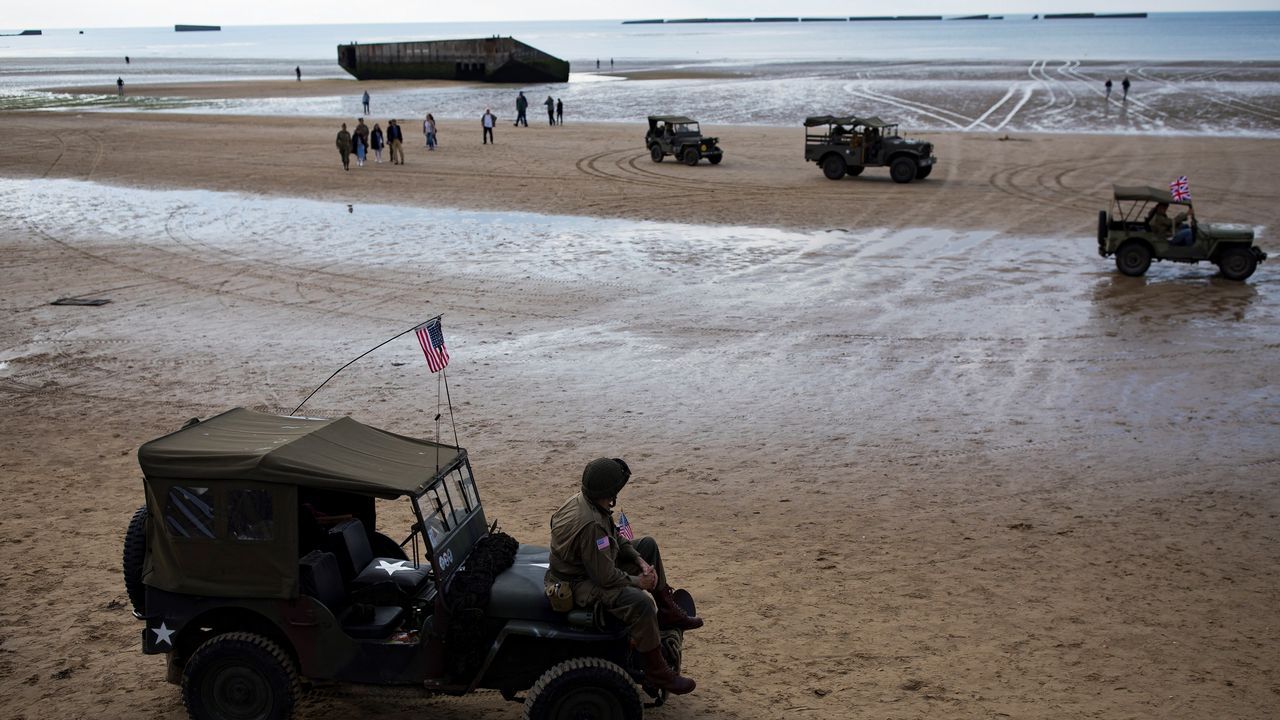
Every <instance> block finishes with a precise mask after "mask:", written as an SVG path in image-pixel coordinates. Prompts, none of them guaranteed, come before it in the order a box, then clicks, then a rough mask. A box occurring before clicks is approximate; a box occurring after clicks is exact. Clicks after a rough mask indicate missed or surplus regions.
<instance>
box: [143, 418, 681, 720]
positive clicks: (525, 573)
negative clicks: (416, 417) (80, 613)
mask: <svg viewBox="0 0 1280 720" xmlns="http://www.w3.org/2000/svg"><path fill="white" fill-rule="evenodd" d="M138 459H139V464H140V465H141V467H142V471H143V487H144V490H145V494H146V505H145V506H143V507H141V508H139V509H138V511H137V512H136V513H135V514H134V516H133V519H132V521H131V522H130V523H129V526H128V530H127V532H126V535H125V543H124V563H123V564H124V579H125V587H126V591H127V593H128V596H129V599H130V602H131V603H132V605H133V609H134V614H135V616H136V617H137V618H138V619H139V620H141V621H142V622H143V623H144V627H143V629H142V638H141V639H142V651H143V653H145V654H148V655H163V656H165V658H166V660H167V663H168V673H167V679H168V680H169V682H172V683H176V684H179V685H181V688H182V690H181V692H182V698H183V702H184V703H185V705H186V707H187V711H188V713H189V715H190V716H191V717H192V718H195V719H197V720H241V719H243V718H261V719H264V720H266V719H271V718H288V717H290V716H291V715H292V713H293V711H294V708H295V706H296V705H297V703H298V702H299V700H300V698H301V697H302V695H303V694H304V693H306V692H309V691H313V690H317V689H319V690H326V689H328V690H332V691H335V692H341V691H342V690H343V689H353V686H359V688H355V689H358V690H359V691H360V692H374V688H387V687H389V688H396V693H397V694H396V695H395V697H402V696H403V695H404V693H405V692H409V693H410V694H411V695H417V694H421V695H423V696H427V695H433V694H452V695H461V694H465V693H468V692H471V691H474V690H477V689H480V688H488V689H496V690H499V691H501V693H502V695H503V697H505V698H506V699H508V700H515V701H520V702H523V703H524V718H526V719H532V720H567V719H569V718H575V719H576V718H599V719H601V720H604V719H605V718H626V719H628V720H638V719H639V718H640V717H641V715H642V714H643V707H644V705H643V702H642V695H641V693H642V691H643V693H644V694H645V695H646V696H647V697H649V698H651V699H652V703H651V704H654V705H657V704H661V703H662V702H663V701H664V700H665V699H666V697H667V694H666V692H665V691H662V690H658V689H655V688H652V687H646V686H645V680H644V674H643V671H642V665H641V662H640V659H639V658H638V657H637V656H636V653H635V652H634V651H633V649H632V647H631V644H630V641H629V639H628V634H627V631H626V627H625V626H624V625H622V624H621V623H619V622H618V621H616V620H614V619H613V618H612V616H611V615H608V614H607V613H605V612H604V611H603V610H602V608H600V607H599V606H597V607H593V608H579V609H574V610H571V611H569V612H556V611H554V610H553V609H552V608H551V605H550V602H549V601H548V599H547V596H546V591H545V588H544V583H543V578H544V574H545V572H546V568H547V563H548V550H547V549H546V548H545V547H538V546H533V545H523V544H520V543H518V542H517V541H516V540H515V539H513V538H512V537H511V536H509V535H506V534H505V533H502V532H500V531H498V529H497V523H496V522H491V521H490V520H489V519H488V518H487V517H486V515H485V509H484V506H483V504H482V500H481V496H480V493H479V489H478V487H477V484H476V481H475V477H474V476H473V474H472V469H471V462H470V458H469V457H468V454H467V451H466V450H464V449H462V448H460V447H454V446H450V445H444V444H440V443H436V442H431V441H427V440H419V439H415V438H410V437H405V436H402V435H396V434H393V433H390V432H386V431H384V430H379V429H376V428H373V427H370V426H367V425H364V424H361V423H359V422H357V421H355V420H353V419H351V418H349V417H344V418H340V419H336V420H328V419H319V418H304V417H281V416H276V415H268V414H263V413H259V412H254V411H251V410H246V409H243V408H237V409H234V410H231V411H228V412H225V413H222V414H221V415H217V416H214V417H211V418H208V419H206V420H203V421H201V420H195V419H193V420H192V421H190V422H188V423H187V425H186V426H184V427H183V428H182V429H180V430H178V431H177V432H174V433H171V434H169V435H165V436H163V437H160V438H157V439H155V440H152V441H150V442H148V443H146V444H144V445H143V446H142V447H141V449H140V450H139V452H138ZM397 518H399V519H402V520H404V521H405V522H406V523H407V527H408V530H407V531H405V532H404V534H403V536H402V539H399V540H397V539H395V537H394V536H393V535H390V534H388V533H389V532H391V531H389V530H387V529H386V528H387V526H388V525H389V524H392V523H393V522H394V521H395V520H396V519H397ZM676 599H677V602H678V603H680V605H681V606H682V607H684V608H686V609H687V610H688V611H689V612H690V613H693V612H696V609H695V608H694V607H693V601H692V598H691V597H690V596H689V595H688V593H686V592H684V591H678V592H677V593H676ZM661 638H662V645H661V649H662V652H663V654H664V656H665V657H666V659H667V661H668V663H669V664H670V665H671V667H672V668H675V669H678V668H679V666H680V660H681V654H682V649H683V633H682V632H680V631H679V630H671V629H665V630H663V631H662V635H661Z"/></svg>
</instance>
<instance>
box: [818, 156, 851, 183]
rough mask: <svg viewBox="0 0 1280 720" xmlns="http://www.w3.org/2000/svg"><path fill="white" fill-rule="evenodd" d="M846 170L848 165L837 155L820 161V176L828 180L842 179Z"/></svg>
mask: <svg viewBox="0 0 1280 720" xmlns="http://www.w3.org/2000/svg"><path fill="white" fill-rule="evenodd" d="M847 169H848V163H846V162H845V161H844V158H842V157H840V156H839V155H828V156H827V159H825V160H823V161H822V174H823V175H826V176H827V179H828V180H839V179H840V178H842V177H844V174H845V171H846V170H847Z"/></svg>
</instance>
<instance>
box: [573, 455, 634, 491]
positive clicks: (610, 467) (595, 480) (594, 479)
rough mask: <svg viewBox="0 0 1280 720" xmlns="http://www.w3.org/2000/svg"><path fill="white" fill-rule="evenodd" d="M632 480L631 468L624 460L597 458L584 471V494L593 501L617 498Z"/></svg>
mask: <svg viewBox="0 0 1280 720" xmlns="http://www.w3.org/2000/svg"><path fill="white" fill-rule="evenodd" d="M630 479H631V468H630V467H628V466H627V462H626V461H625V460H623V459H622V458H596V459H595V460H592V461H591V462H589V463H587V467H586V468H584V469H583V471H582V494H583V495H586V496H587V497H588V498H590V499H592V500H601V499H604V498H611V497H616V496H617V495H618V492H619V491H621V490H622V488H623V486H625V485H626V484H627V481H628V480H630Z"/></svg>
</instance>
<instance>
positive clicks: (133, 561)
mask: <svg viewBox="0 0 1280 720" xmlns="http://www.w3.org/2000/svg"><path fill="white" fill-rule="evenodd" d="M146 555H147V506H146V505H143V506H142V507H140V508H138V509H137V510H136V511H135V512H134V513H133V518H132V519H130V520H129V529H128V530H125V532H124V558H123V560H122V562H121V564H122V565H123V570H124V591H125V594H126V595H128V596H129V604H131V605H133V614H134V615H136V616H138V617H143V616H144V615H146V614H147V607H146V599H147V588H146V587H145V586H144V585H143V584H142V560H143V558H145V557H146Z"/></svg>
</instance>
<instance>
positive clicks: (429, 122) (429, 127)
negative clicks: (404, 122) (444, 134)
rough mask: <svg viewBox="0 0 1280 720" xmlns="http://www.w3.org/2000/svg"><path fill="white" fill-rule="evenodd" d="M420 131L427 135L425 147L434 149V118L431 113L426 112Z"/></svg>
mask: <svg viewBox="0 0 1280 720" xmlns="http://www.w3.org/2000/svg"><path fill="white" fill-rule="evenodd" d="M422 133H423V134H424V135H426V136H427V149H428V150H435V149H436V118H435V116H434V115H432V114H431V113H427V119H426V120H423V121H422Z"/></svg>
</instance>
